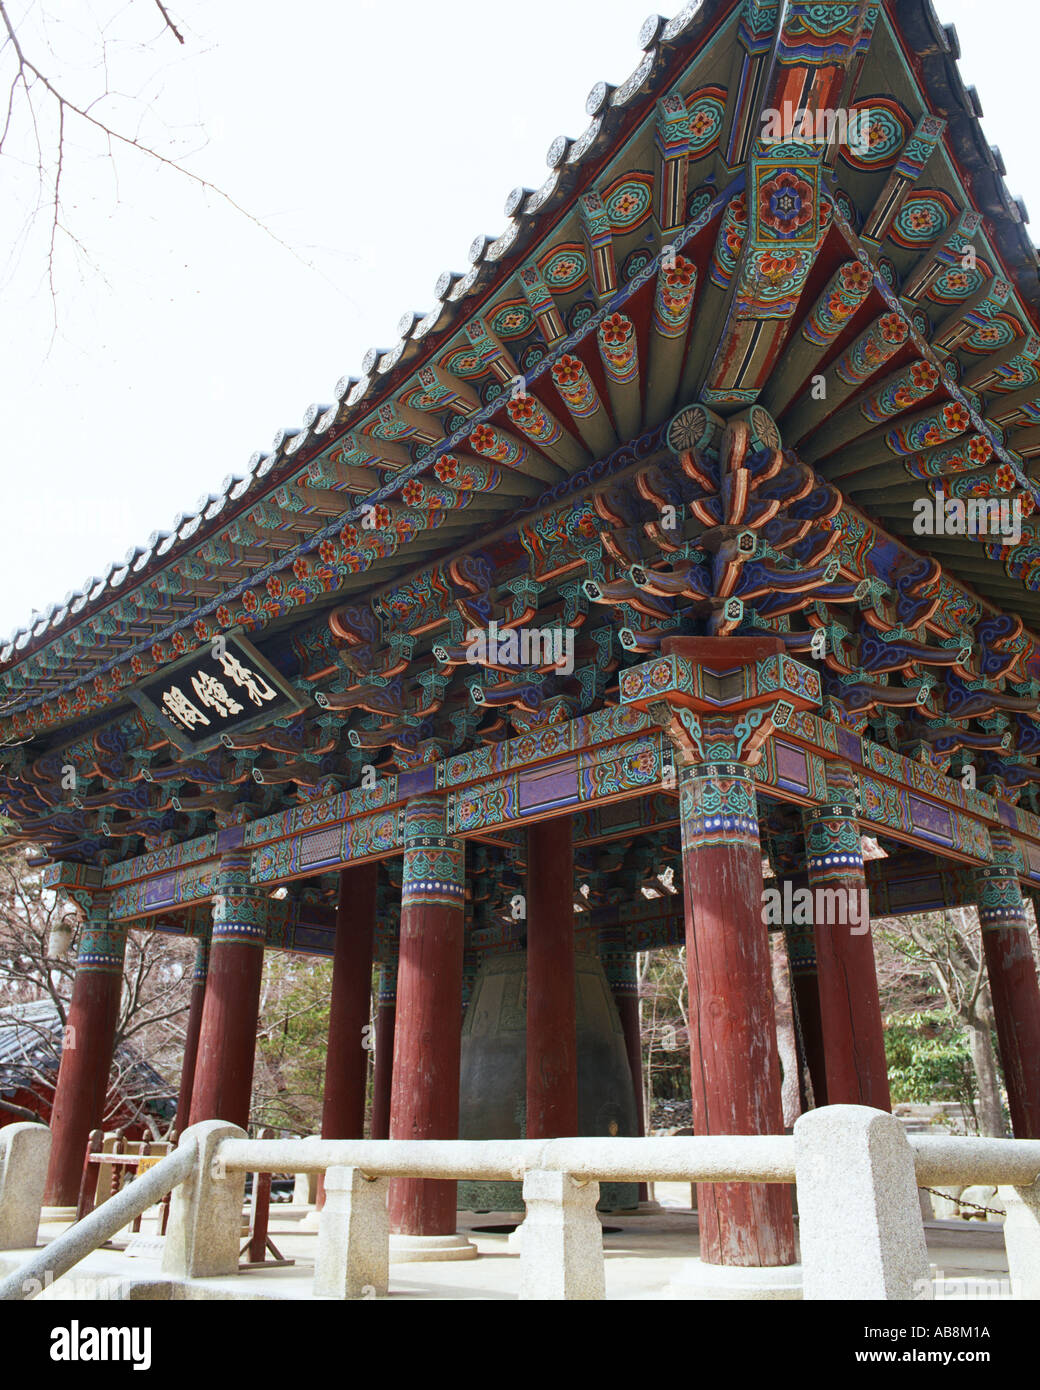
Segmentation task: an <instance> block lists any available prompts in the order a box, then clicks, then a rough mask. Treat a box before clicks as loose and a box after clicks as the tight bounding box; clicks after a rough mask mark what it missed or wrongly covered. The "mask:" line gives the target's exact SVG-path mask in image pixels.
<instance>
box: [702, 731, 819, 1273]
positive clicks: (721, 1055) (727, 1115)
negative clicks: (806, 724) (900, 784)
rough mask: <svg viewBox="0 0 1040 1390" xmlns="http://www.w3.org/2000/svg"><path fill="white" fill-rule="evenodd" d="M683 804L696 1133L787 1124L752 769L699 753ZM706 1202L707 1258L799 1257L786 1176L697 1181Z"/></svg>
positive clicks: (752, 1261)
mask: <svg viewBox="0 0 1040 1390" xmlns="http://www.w3.org/2000/svg"><path fill="white" fill-rule="evenodd" d="M720 732H721V731H720ZM713 743H714V744H716V745H717V743H718V741H717V740H713ZM734 751H737V748H736V747H735V748H734ZM679 814H680V818H681V827H682V842H683V896H684V900H685V904H686V961H687V982H688V985H689V992H690V1081H691V1092H692V1096H693V1128H694V1132H695V1133H696V1134H782V1133H783V1132H784V1117H783V1107H782V1104H781V1097H780V1059H779V1056H778V1054H777V1050H776V1018H775V1014H774V1010H773V986H772V970H771V964H770V952H769V936H768V932H767V930H766V925H765V922H764V921H763V914H762V846H761V842H760V840H759V834H758V815H757V807H756V801H755V786H754V781H753V780H752V772H751V769H750V768H749V767H747V766H745V765H744V764H742V763H740V762H726V763H708V762H702V763H695V764H693V765H692V766H690V767H688V768H685V769H683V771H682V773H681V775H680V781H679ZM697 1206H698V1212H699V1216H700V1252H701V1260H702V1261H703V1262H704V1263H706V1264H718V1265H755V1266H761V1265H789V1264H793V1263H794V1222H793V1219H792V1215H791V1199H790V1194H789V1193H788V1191H787V1189H786V1188H785V1187H782V1186H778V1185H775V1184H766V1183H714V1184H709V1183H699V1184H698V1187H697Z"/></svg>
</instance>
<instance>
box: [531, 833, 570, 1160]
mask: <svg viewBox="0 0 1040 1390" xmlns="http://www.w3.org/2000/svg"><path fill="white" fill-rule="evenodd" d="M577 1132H578V1032H577V1010H576V1002H575V994H574V845H573V837H572V833H571V818H570V816H560V817H558V818H557V819H555V820H548V821H542V822H540V823H539V824H538V825H532V826H531V827H530V828H529V830H528V832H527V1129H526V1136H527V1138H528V1139H556V1138H560V1137H562V1136H565V1135H573V1134H577Z"/></svg>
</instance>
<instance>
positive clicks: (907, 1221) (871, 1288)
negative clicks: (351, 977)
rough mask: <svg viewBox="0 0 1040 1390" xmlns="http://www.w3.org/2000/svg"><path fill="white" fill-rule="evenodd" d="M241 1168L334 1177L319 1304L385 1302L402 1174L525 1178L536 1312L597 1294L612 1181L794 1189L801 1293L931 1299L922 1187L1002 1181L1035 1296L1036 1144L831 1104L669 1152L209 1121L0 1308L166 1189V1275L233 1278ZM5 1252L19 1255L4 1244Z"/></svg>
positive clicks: (25, 1200)
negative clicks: (547, 1303)
mask: <svg viewBox="0 0 1040 1390" xmlns="http://www.w3.org/2000/svg"><path fill="white" fill-rule="evenodd" d="M40 1128H41V1127H39V1126H19V1125H13V1126H10V1127H9V1128H8V1129H7V1130H4V1131H2V1132H0V1156H2V1155H3V1154H4V1153H5V1152H6V1153H7V1154H8V1158H7V1161H6V1164H5V1165H4V1166H3V1168H2V1169H0V1233H3V1232H4V1231H5V1229H7V1228H6V1227H5V1225H4V1221H5V1212H8V1211H12V1212H13V1211H17V1210H20V1209H21V1210H23V1217H22V1220H21V1223H20V1224H19V1223H17V1222H16V1223H15V1226H14V1228H12V1229H16V1230H17V1232H18V1233H19V1235H20V1237H22V1238H24V1236H25V1234H26V1229H27V1227H26V1224H25V1222H26V1220H27V1218H26V1217H25V1215H24V1211H25V1210H27V1209H28V1208H31V1207H32V1204H33V1202H35V1218H34V1220H33V1223H32V1224H33V1239H32V1240H31V1241H27V1242H26V1243H27V1244H32V1243H34V1241H35V1229H36V1225H35V1223H36V1221H38V1218H39V1180H38V1179H37V1178H35V1177H34V1178H33V1179H32V1182H35V1183H36V1186H35V1187H33V1188H32V1191H31V1192H30V1191H29V1188H30V1186H31V1183H30V1180H29V1176H28V1163H27V1159H26V1161H25V1162H14V1163H12V1157H13V1155H14V1154H15V1152H16V1151H17V1150H18V1148H19V1145H23V1146H24V1145H25V1143H26V1141H25V1140H24V1139H22V1140H19V1141H18V1143H17V1144H15V1146H14V1148H12V1147H11V1145H10V1143H9V1144H8V1146H7V1148H6V1149H5V1148H4V1147H3V1136H4V1135H8V1134H10V1132H11V1131H12V1130H26V1129H29V1130H35V1131H37V1132H39V1130H40ZM43 1133H44V1134H46V1131H43ZM41 1142H42V1141H37V1143H38V1145H39V1144H40V1143H41ZM27 1152H28V1151H27V1149H25V1151H24V1153H25V1154H27ZM23 1156H24V1155H23ZM35 1171H38V1167H37V1168H36V1170H35ZM247 1172H279V1173H284V1172H290V1173H324V1174H325V1191H326V1200H325V1206H324V1208H323V1209H322V1212H321V1216H320V1222H319V1231H318V1245H317V1254H316V1259H315V1271H314V1294H315V1296H317V1297H321V1298H338V1299H353V1298H367V1297H373V1296H378V1295H380V1294H384V1293H386V1291H387V1286H388V1274H389V1260H390V1230H389V1219H388V1214H387V1187H388V1183H389V1180H390V1179H391V1178H395V1177H413V1178H416V1177H418V1178H444V1179H472V1180H477V1181H489V1180H511V1181H520V1182H522V1183H523V1196H524V1203H525V1206H526V1209H527V1215H526V1219H525V1221H524V1224H523V1237H522V1241H521V1246H520V1249H521V1253H520V1297H521V1298H527V1299H544V1298H552V1299H561V1298H586V1299H599V1298H603V1297H604V1296H605V1285H604V1264H603V1234H602V1229H601V1226H600V1223H599V1220H598V1218H597V1216H596V1202H597V1200H598V1197H599V1183H600V1182H606V1181H612V1182H617V1181H627V1182H636V1181H651V1182H669V1181H672V1182H769V1183H774V1182H775V1183H795V1184H796V1185H797V1189H798V1211H799V1229H800V1239H801V1252H802V1271H803V1296H804V1297H805V1298H807V1299H922V1298H930V1297H931V1296H932V1281H931V1277H930V1272H929V1265H928V1255H927V1251H926V1249H925V1240H924V1228H923V1224H922V1218H921V1208H920V1203H919V1199H918V1186H923V1185H928V1186H932V1185H934V1184H936V1183H950V1182H960V1181H968V1182H984V1183H992V1184H995V1185H999V1186H1001V1187H1002V1188H1003V1189H1004V1198H1005V1201H1006V1203H1007V1220H1006V1224H1005V1228H1004V1229H1005V1240H1006V1244H1007V1252H1008V1262H1009V1270H1010V1278H1011V1286H1012V1291H1013V1294H1014V1296H1015V1297H1018V1298H1037V1297H1040V1140H1011V1139H966V1138H952V1137H951V1138H945V1139H936V1138H931V1137H927V1138H924V1137H922V1138H917V1137H914V1138H913V1139H911V1140H908V1139H907V1136H906V1134H905V1132H904V1130H903V1126H902V1125H901V1124H900V1122H899V1121H898V1120H896V1119H894V1118H893V1117H892V1116H891V1115H888V1114H885V1113H883V1112H881V1111H876V1110H870V1109H867V1108H865V1107H861V1106H845V1105H839V1106H827V1107H824V1108H822V1109H819V1110H814V1111H810V1112H809V1113H808V1114H806V1115H803V1116H802V1117H801V1118H800V1119H799V1120H798V1122H797V1123H796V1125H795V1129H794V1134H793V1135H775V1136H774V1135H762V1136H744V1135H740V1136H721V1135H720V1136H699V1137H692V1138H670V1139H608V1138H595V1139H549V1140H535V1139H527V1140H508V1141H477V1140H424V1141H416V1142H411V1141H405V1140H357V1141H354V1140H322V1139H298V1140H250V1139H249V1138H247V1137H246V1135H245V1134H244V1133H243V1131H242V1130H240V1129H238V1128H236V1127H235V1126H234V1125H228V1124H225V1123H223V1122H222V1121H217V1120H214V1121H208V1122H207V1123H205V1124H201V1125H195V1126H193V1127H192V1128H191V1129H189V1130H187V1131H186V1132H185V1134H184V1135H183V1137H182V1139H181V1142H180V1146H179V1147H178V1149H177V1150H175V1152H174V1153H172V1154H170V1155H169V1156H168V1157H167V1158H164V1159H163V1160H162V1161H161V1162H159V1163H158V1164H156V1165H155V1167H154V1168H152V1169H150V1170H149V1172H147V1173H146V1174H145V1175H144V1176H142V1177H140V1178H138V1179H136V1180H135V1181H134V1182H133V1183H131V1184H130V1185H129V1186H128V1187H127V1188H126V1189H124V1191H123V1192H121V1193H119V1194H118V1195H117V1196H116V1197H113V1198H112V1199H111V1200H110V1201H108V1202H105V1203H104V1204H103V1205H102V1206H100V1207H99V1208H98V1209H97V1210H96V1211H95V1212H94V1213H93V1214H92V1215H91V1216H90V1217H88V1218H86V1220H84V1221H81V1222H79V1223H78V1224H77V1225H76V1226H74V1227H72V1228H71V1229H70V1230H69V1231H67V1232H65V1233H64V1234H63V1235H61V1236H59V1237H58V1239H57V1240H55V1241H53V1242H52V1243H51V1244H50V1245H49V1246H46V1247H45V1248H44V1249H41V1250H38V1251H36V1252H35V1253H34V1254H33V1255H32V1256H31V1257H30V1259H29V1261H28V1262H27V1263H25V1264H24V1265H23V1266H22V1267H21V1268H19V1269H18V1270H16V1271H15V1272H14V1273H12V1274H11V1275H9V1276H8V1278H7V1279H6V1280H5V1281H4V1282H3V1283H2V1284H0V1298H7V1299H17V1298H25V1297H30V1296H32V1291H33V1290H36V1289H39V1288H40V1287H43V1286H44V1285H45V1284H46V1283H47V1282H49V1281H50V1280H51V1279H53V1278H57V1277H59V1275H60V1274H62V1273H65V1272H66V1271H67V1270H68V1269H70V1268H72V1266H73V1265H74V1264H75V1263H77V1261H78V1260H80V1259H81V1258H82V1257H83V1256H84V1255H85V1254H87V1253H88V1252H89V1250H91V1249H96V1248H97V1246H98V1245H100V1244H101V1243H102V1242H103V1241H104V1240H106V1239H108V1238H109V1237H110V1236H111V1235H113V1234H114V1233H115V1232H116V1231H117V1230H119V1229H121V1228H122V1227H123V1226H125V1225H126V1224H127V1223H128V1221H130V1220H132V1219H133V1217H134V1216H135V1215H137V1214H138V1211H139V1210H140V1211H143V1210H144V1209H145V1208H146V1207H148V1206H151V1205H152V1204H154V1203H155V1202H156V1201H157V1200H158V1199H159V1198H160V1197H161V1196H162V1195H163V1194H164V1193H165V1192H167V1191H171V1190H172V1191H173V1202H172V1208H171V1215H170V1223H169V1228H168V1231H167V1236H166V1241H165V1245H164V1251H163V1261H162V1268H163V1272H164V1274H165V1275H166V1277H168V1278H170V1279H177V1280H182V1279H200V1278H208V1277H218V1276H226V1275H233V1274H235V1273H236V1272H237V1269H238V1257H239V1240H240V1231H241V1215H242V1204H243V1197H244V1192H245V1180H246V1174H247ZM19 1193H21V1194H22V1195H21V1196H19V1195H18V1194H19ZM0 1248H4V1241H3V1240H0ZM6 1248H8V1249H11V1248H14V1247H13V1243H12V1242H11V1241H10V1238H8V1242H7V1245H6ZM245 1277H248V1276H245Z"/></svg>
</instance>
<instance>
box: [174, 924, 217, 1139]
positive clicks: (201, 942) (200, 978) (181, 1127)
mask: <svg viewBox="0 0 1040 1390" xmlns="http://www.w3.org/2000/svg"><path fill="white" fill-rule="evenodd" d="M208 973H209V933H208V932H207V934H206V935H205V936H200V937H199V939H198V940H197V941H196V943H195V971H194V974H193V976H192V986H191V1005H190V1007H189V1009H188V1028H187V1032H186V1034H185V1037H184V1060H183V1062H182V1063H181V1086H180V1091H179V1092H178V1094H177V1118H176V1119H175V1120H174V1122H173V1123H174V1128H175V1129H176V1131H177V1133H178V1134H183V1133H184V1131H185V1130H186V1129H187V1127H188V1122H189V1117H190V1115H191V1093H192V1091H193V1090H194V1089H195V1063H196V1061H197V1059H198V1055H199V1034H200V1033H201V1031H202V1006H203V1004H204V1002H205V999H206V976H207V975H208Z"/></svg>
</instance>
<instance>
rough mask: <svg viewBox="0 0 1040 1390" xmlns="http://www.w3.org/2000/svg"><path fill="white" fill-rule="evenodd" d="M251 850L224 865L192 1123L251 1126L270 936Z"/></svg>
mask: <svg viewBox="0 0 1040 1390" xmlns="http://www.w3.org/2000/svg"><path fill="white" fill-rule="evenodd" d="M249 861H250V855H249V852H248V851H246V850H244V851H242V852H241V853H234V854H226V855H225V856H224V857H223V859H222V860H221V861H220V869H219V872H218V874H217V880H216V885H215V887H216V892H215V894H214V897H213V937H212V944H211V947H210V958H209V976H208V979H207V981H206V996H205V1000H204V1002H203V1006H202V1026H201V1028H200V1031H199V1055H198V1060H197V1061H196V1063H195V1085H194V1088H193V1091H192V1098H191V1123H192V1124H193V1125H195V1124H198V1123H199V1122H200V1121H202V1120H226V1121H227V1122H228V1123H229V1124H234V1125H240V1126H241V1127H242V1128H243V1129H246V1128H247V1127H248V1125H249V1107H250V1101H251V1099H252V1093H253V1063H254V1057H255V1052H256V1027H257V1016H258V1014H259V1010H260V982H261V978H262V976H263V970H264V942H265V941H266V939H267V898H266V896H265V894H264V893H263V891H262V889H260V888H258V887H257V886H256V885H255V884H253V883H251V882H250V878H249Z"/></svg>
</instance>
